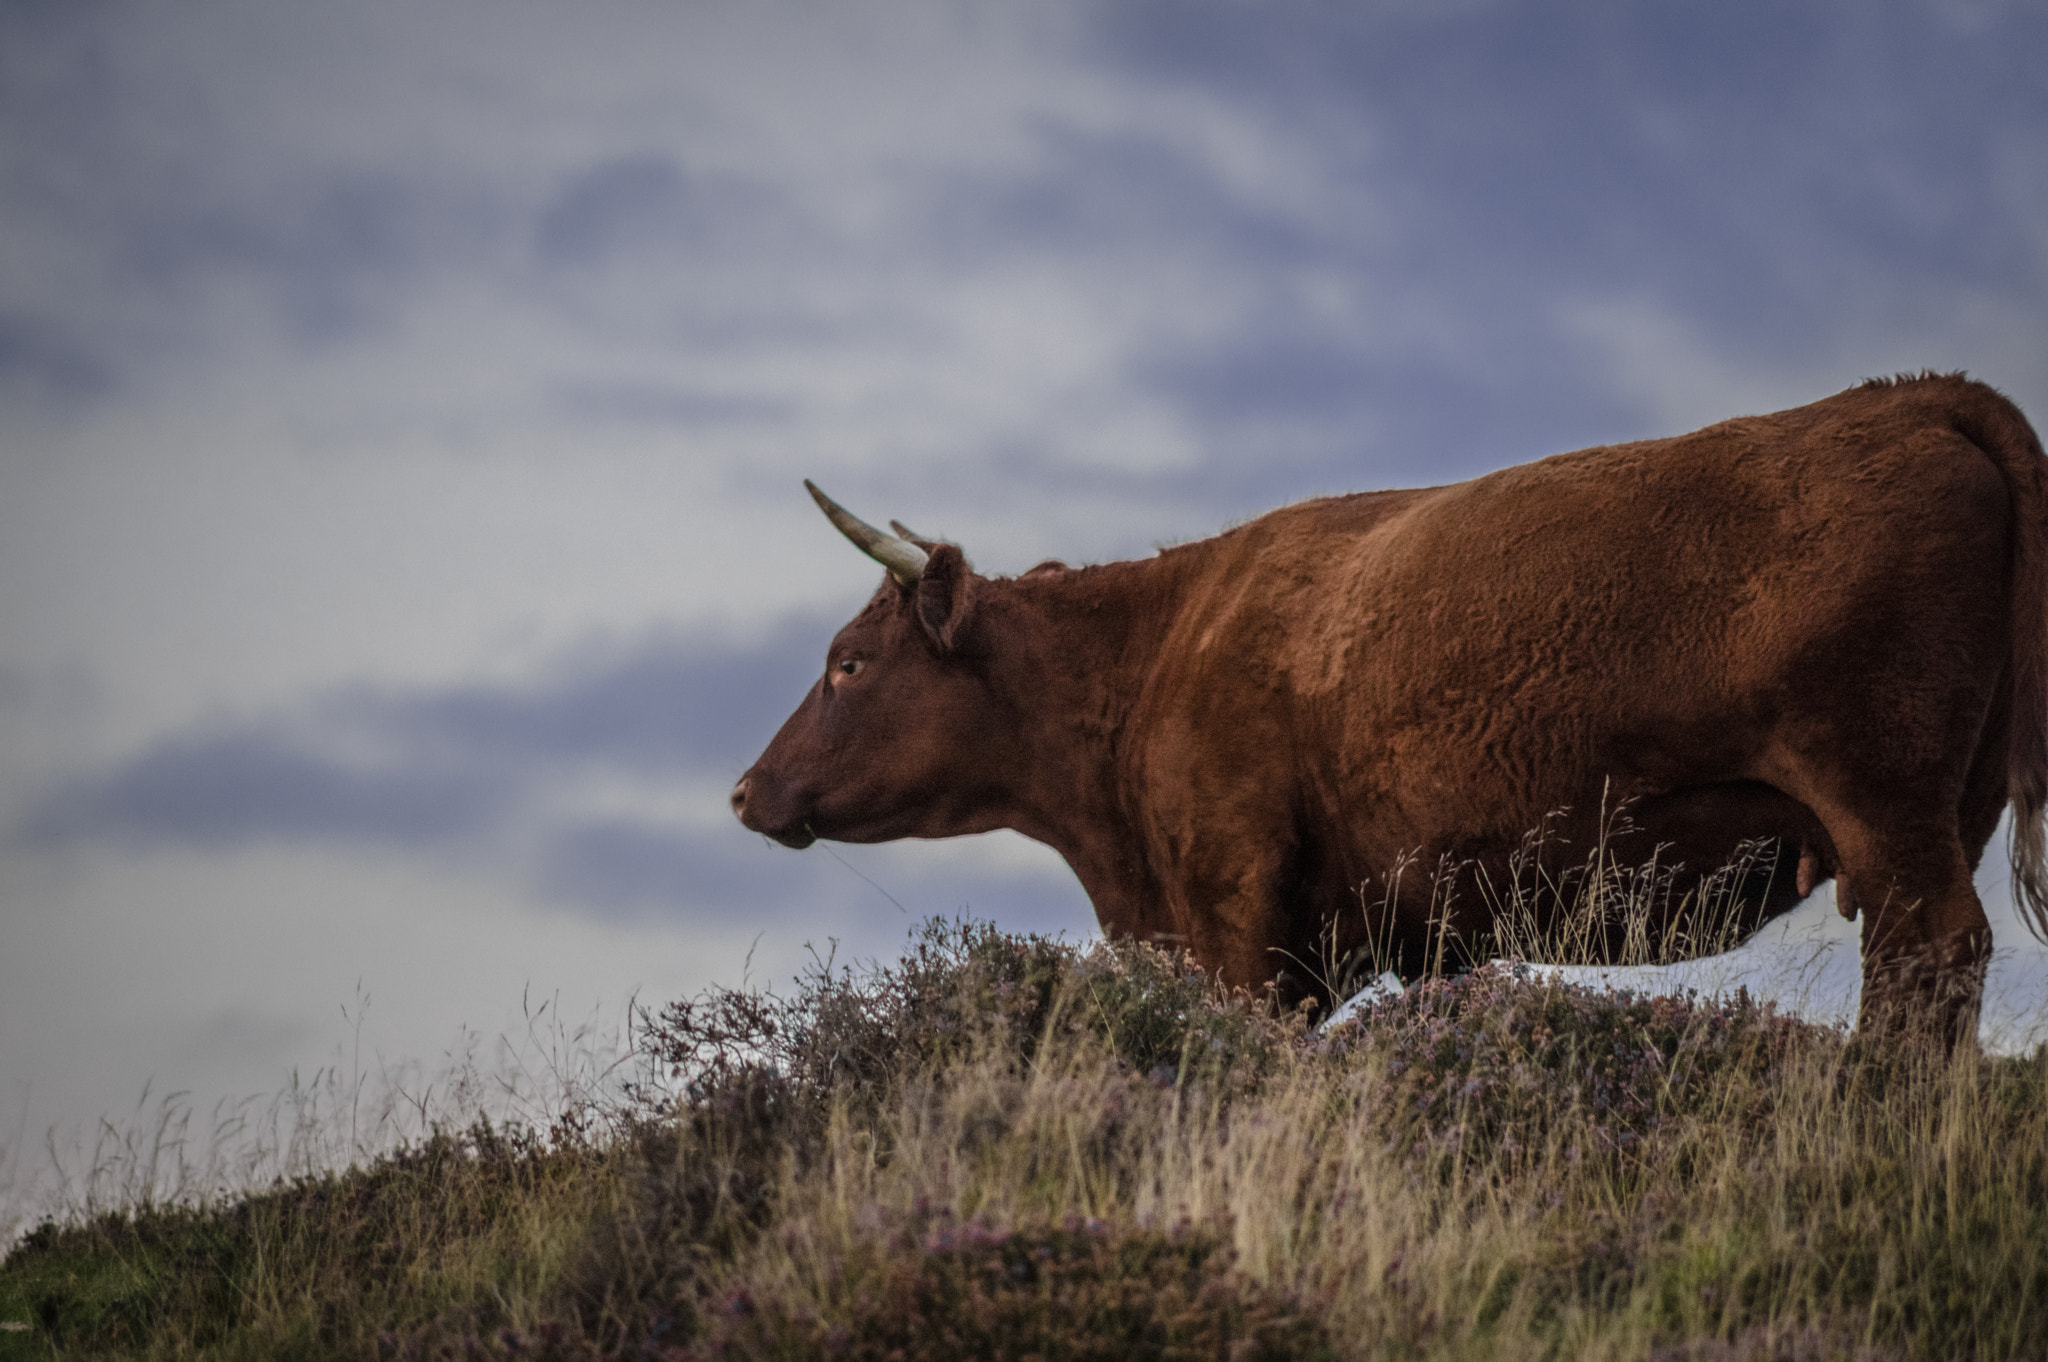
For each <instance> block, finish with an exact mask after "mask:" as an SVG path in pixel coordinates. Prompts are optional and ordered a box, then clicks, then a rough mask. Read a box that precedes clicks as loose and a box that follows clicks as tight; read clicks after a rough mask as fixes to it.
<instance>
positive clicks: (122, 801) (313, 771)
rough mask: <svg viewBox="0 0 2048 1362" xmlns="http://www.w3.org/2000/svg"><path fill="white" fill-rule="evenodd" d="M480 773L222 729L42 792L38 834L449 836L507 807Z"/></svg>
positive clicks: (407, 841)
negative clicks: (377, 760)
mask: <svg viewBox="0 0 2048 1362" xmlns="http://www.w3.org/2000/svg"><path fill="white" fill-rule="evenodd" d="M504 802H505V800H504V792H503V791H502V790H501V789H499V788H497V787H495V786H494V785H493V784H492V783H491V782H490V781H489V780H488V779H486V778H484V777H483V776H482V775H481V773H477V772H474V771H437V770H420V769H416V768H415V769H402V768H401V769H389V768H386V769H375V768H371V769H363V768H359V767H355V766H352V765H351V764H349V763H346V762H343V761H338V760H334V759H332V758H329V757H325V756H322V755H320V754H318V753H316V752H313V751H309V750H307V749H306V748H305V747H304V746H302V745H301V744H300V743H299V741H298V740H297V739H296V738H295V737H294V736H293V735H291V734H290V733H289V732H281V731H262V730H255V731H247V730H245V731H232V730H230V731H222V732H214V733H208V734H202V735H194V736H186V737H178V738H173V739H170V740H168V741H166V742H163V743H161V744H159V745H157V746H156V747H153V748H151V749H150V750H149V751H147V752H145V753H143V754H142V755H141V756H139V757H137V758H135V759H134V760H133V761H130V762H128V763H126V764H125V765H123V766H121V767H120V768H118V769H117V770H115V771H113V772H111V773H109V774H107V775H105V776H102V777H99V778H97V779H89V780H82V781H77V782H73V783H70V784H67V785H65V786H62V787H60V788H59V789H57V790H55V791H54V792H52V793H50V794H48V795H47V796H45V797H44V798H43V799H42V800H41V801H40V802H39V804H38V806H37V807H36V809H35V810H34V812H32V813H31V814H30V816H29V818H28V820H27V823H26V826H25V828H24V831H25V832H26V834H27V836H28V838H29V839H30V840H31V841H35V842H44V843H61V842H72V841H78V840H81V839H87V838H106V839H110V840H115V841H135V842H146V843H169V844H176V845H186V846H195V847H205V848H219V847H235V846H244V845H248V844H251V843H257V842H263V841H269V840H277V839H300V838H310V839H315V840H339V841H370V842H387V843H393V844H396V845H400V846H408V847H412V846H423V845H433V844H438V843H445V842H448V841H450V840H452V839H457V838H462V837H467V836H471V835H473V834H475V833H476V832H477V831H478V830H479V829H480V828H481V827H482V826H483V825H484V824H485V823H487V822H488V821H489V820H490V819H491V817H492V816H493V815H494V814H496V813H497V812H499V811H500V810H501V809H502V808H503V806H504Z"/></svg>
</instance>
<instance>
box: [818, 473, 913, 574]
mask: <svg viewBox="0 0 2048 1362" xmlns="http://www.w3.org/2000/svg"><path fill="white" fill-rule="evenodd" d="M804 486H805V487H806V488H807V489H809V491H810V494H811V499H812V500H813V501H816V502H817V503H818V509H819V510H821V511H823V512H824V513H825V518H826V519H827V520H830V521H831V522H832V523H833V524H834V525H837V526H838V527H839V532H840V533H841V534H843V535H845V536H846V537H847V538H848V539H851V540H852V541H853V544H854V547H855V548H857V549H859V550H860V551H861V552H862V553H865V554H866V555H867V556H868V557H870V558H872V559H874V560H875V561H876V562H877V563H880V564H881V565H882V566H883V567H885V568H887V569H889V575H890V576H891V577H894V578H895V579H896V580H897V581H898V582H900V583H902V584H903V585H904V586H909V585H910V584H911V583H912V582H915V581H916V580H917V579H918V578H919V577H920V576H922V575H923V574H924V565H925V559H926V554H925V551H924V550H923V549H921V548H919V547H918V546H917V545H915V544H913V543H910V542H909V541H908V540H904V539H898V538H896V536H894V535H891V534H883V533H882V532H881V531H880V530H878V529H876V528H875V527H874V526H872V525H870V524H868V523H867V522H866V521H865V520H862V519H861V518H860V517H859V516H857V515H855V514H854V513H853V512H851V511H849V510H847V509H846V508H845V507H844V506H841V505H840V504H839V503H838V502H836V501H834V500H832V498H830V497H828V496H826V495H825V494H824V493H823V492H820V491H819V490H818V484H816V483H815V482H812V481H811V480H810V479H809V478H805V479H804Z"/></svg>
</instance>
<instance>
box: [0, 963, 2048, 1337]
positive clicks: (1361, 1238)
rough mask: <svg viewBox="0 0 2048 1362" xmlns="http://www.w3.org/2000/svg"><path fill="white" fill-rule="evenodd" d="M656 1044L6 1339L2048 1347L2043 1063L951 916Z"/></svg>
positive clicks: (2047, 1071)
mask: <svg viewBox="0 0 2048 1362" xmlns="http://www.w3.org/2000/svg"><path fill="white" fill-rule="evenodd" d="M645 1020H646V1023H647V1024H646V1026H645V1027H644V1028H643V1029H642V1032H641V1034H640V1036H639V1041H638V1043H639V1046H640V1050H641V1056H642V1058H643V1059H644V1060H645V1061H646V1062H647V1064H648V1065H649V1066H651V1067H650V1069H649V1072H650V1073H654V1074H657V1075H658V1077H659V1078H660V1080H661V1081H659V1082H650V1083H647V1084H643V1085H642V1086H640V1087H636V1088H633V1089H630V1090H629V1092H628V1094H627V1096H626V1097H625V1098H624V1099H622V1100H615V1101H611V1102H608V1103H603V1104H587V1105H585V1106H583V1107H580V1108H578V1109H575V1110H571V1111H569V1112H567V1113H565V1114H564V1115H563V1116H562V1117H561V1118H560V1119H558V1120H556V1121H555V1122H554V1123H553V1126H552V1128H549V1129H530V1128H524V1127H512V1128H507V1127H504V1126H501V1125H492V1124H489V1123H481V1122H480V1123H478V1124H476V1125H474V1126H473V1127H471V1128H469V1129H465V1130H459V1131H458V1130H444V1131H441V1132H440V1133H437V1134H435V1135H433V1136H432V1137H431V1138H429V1139H426V1140H423V1141H416V1142H414V1143H413V1144H411V1145H409V1146H407V1147H405V1148H403V1149H401V1150H398V1151H397V1152H394V1153H391V1154H390V1155H388V1156H386V1157H384V1158H382V1159H380V1160H377V1161H375V1162H374V1163H373V1164H371V1165H369V1166H365V1167H358V1168H354V1169H352V1170H350V1171H347V1172H343V1173H335V1174H330V1175H323V1176H319V1177H305V1178H300V1179H298V1180H296V1181H293V1182H290V1183H288V1184H283V1185H278V1186H274V1187H271V1188H269V1189H266V1190H262V1191H258V1192H254V1193H252V1194H249V1195H245V1196H242V1197H239V1198H234V1199H227V1200H223V1201H219V1202H216V1203H209V1204H203V1205H160V1206H151V1205H136V1206H131V1207H129V1208H127V1209H124V1210H122V1211H119V1212H117V1213H109V1214H102V1215H100V1216H98V1217H97V1218H93V1219H90V1220H88V1221H81V1222H73V1223H49V1224H45V1225H43V1226H41V1227H40V1228H38V1229H36V1230H35V1231H33V1232H32V1233H31V1234H30V1235H29V1236H28V1237H27V1238H26V1239H25V1240H23V1241H22V1242H21V1243H19V1244H18V1245H17V1246H16V1247H15V1248H14V1250H13V1251H12V1252H11V1254H10V1255H9V1256H8V1257H7V1259H6V1260H5V1263H4V1265H0V1322H5V1323H6V1324H8V1325H9V1326H10V1327H9V1328H8V1329H7V1331H5V1332H0V1358H15V1357H21V1358H30V1357H66V1358H85V1357H100V1356H137V1357H151V1358H157V1357H162V1358H171V1357H188V1356H189V1357H223V1358H250V1359H259V1358H260V1359H277V1358H301V1357H303V1358H327V1357H336V1358H342V1357H346V1358H365V1359H368V1358H442V1357H450V1358H515V1357H517V1358H562V1359H567V1358H598V1357H618V1358H635V1359H638V1358H678V1359H681V1358H792V1359H793V1358H842V1357H843V1358H871V1359H885V1358H903V1359H940V1358H961V1359H966V1358H1020V1359H1021V1358H1027V1357H1038V1358H1046V1359H1054V1358H1102V1359H1110V1358H1161V1359H1165V1358H1188V1359H1193V1358H1204V1359H1208V1358H1216V1359H1267V1358H1273V1359H1277V1358H1333V1359H1334V1358H1390V1359H1392V1358H1401V1359H1436V1358H1446V1359H1448V1358H1474V1359H1476V1358H1495V1357H1517V1358H1523V1357H1527V1358H1540V1357H1554V1358H1570V1359H1602V1358H1617V1359H1618V1358H1658V1359H1669V1360H1670V1362H1678V1360H1680V1359H1684V1360H1687V1362H1693V1360H1697V1362H1723V1360H1724V1359H1726V1360H1730V1362H1732V1360H1733V1359H1759V1360H1761V1359H1798V1360H1799V1362H1806V1360H1808V1359H1811V1360H1812V1362H1821V1360H1822V1359H1836V1358H1843V1359H1848V1358H1854V1359H1889V1358H1927V1359H1942V1360H1943V1362H1947V1360H1948V1359H1953V1358H1964V1357H1967V1358H1980V1359H1992V1358H2021V1357H2033V1358H2038V1357H2042V1356H2048V1052H2042V1053H2036V1054H2035V1055H2034V1056H2032V1057H2031V1058H2003V1059H2002V1058H1982V1057H1977V1056H1974V1055H1970V1056H1964V1057H1963V1058H1961V1059H1959V1060H1957V1061H1956V1062H1954V1063H1946V1064H1945V1063H1941V1062H1938V1061H1936V1060H1935V1059H1933V1058H1932V1057H1931V1056H1930V1055H1929V1054H1927V1053H1925V1052H1923V1051H1916V1050H1912V1049H1910V1048H1906V1049H1900V1048H1887V1049H1883V1050H1878V1049H1875V1048H1874V1047H1867V1046H1866V1047H1859V1045H1858V1044H1857V1043H1856V1042H1854V1041H1853V1040H1851V1039H1850V1038H1848V1037H1846V1036H1844V1035H1843V1034H1842V1033H1840V1032H1837V1031H1832V1030H1826V1029H1821V1028H1816V1027H1812V1026H1808V1025H1805V1024H1802V1023H1799V1022H1796V1021H1794V1020H1791V1019H1788V1018H1786V1017H1782V1016H1779V1015H1776V1014H1774V1013H1773V1012H1772V1011H1771V1010H1770V1009H1769V1008H1766V1007H1762V1006H1758V1005H1755V1004H1753V1003H1751V1002H1750V1001H1749V1000H1747V999H1746V998H1744V997H1742V996H1740V995H1738V997H1737V998H1736V999H1735V1000H1733V1001H1709V1000H1702V999H1679V998H1668V997H1667V998H1650V997H1641V996H1634V995H1629V994H1619V993H1604V992H1599V991H1593V990H1589V989H1586V988H1583V987H1578V986H1572V985H1567V984H1564V983H1561V982H1558V981H1556V980H1555V979H1552V978H1546V977H1544V976H1541V975H1538V974H1535V973H1532V972H1527V971H1517V970H1515V969H1512V968H1508V967H1500V966H1496V967H1492V968H1489V969H1485V970H1481V971H1478V972H1476V973H1473V974H1470V975H1466V976H1463V977H1460V978H1455V979H1448V980H1441V981H1436V982H1432V983H1428V984H1425V985H1423V986H1421V987H1418V988H1415V989H1412V990H1410V991H1409V992H1408V993H1406V994H1404V995H1400V996H1397V997H1392V998H1388V999H1384V1000H1382V1001H1380V1002H1378V1003H1376V1004H1374V1005H1373V1006H1371V1007H1370V1008H1369V1009H1367V1010H1366V1011H1365V1012H1364V1013H1363V1014H1362V1015H1361V1016H1360V1017H1359V1018H1358V1019H1357V1020H1355V1021H1353V1022H1349V1023H1346V1024H1344V1025H1342V1026H1340V1027H1337V1028H1335V1029H1333V1030H1332V1031H1330V1032H1329V1033H1327V1034H1322V1035H1316V1034H1312V1033H1310V1032H1309V1031H1308V1030H1307V1029H1306V1027H1305V1026H1303V1025H1302V1024H1301V1023H1300V1022H1299V1021H1298V1020H1296V1019H1287V1018H1277V1017H1274V1016H1273V1015H1271V1014H1270V1012H1269V1011H1268V1010H1267V1009H1266V1008H1265V1007H1264V1006H1262V1005H1261V1004H1260V1003H1259V1002H1258V1001H1256V1000H1252V999H1247V998H1244V997H1241V996H1239V997H1233V996H1228V995H1225V994H1222V993H1220V992H1218V991H1217V990H1216V989H1215V988H1214V987H1213V986H1212V985H1210V984H1209V983H1208V982H1207V981H1206V980H1205V979H1204V978H1203V977H1202V976H1201V975H1200V974H1199V973H1198V972H1195V971H1193V970H1191V969H1190V968H1189V967H1188V966H1187V965H1186V964H1185V963H1184V962H1182V961H1179V960H1176V959H1174V958H1172V957H1170V956H1167V955H1165V954H1162V953H1160V952H1157V951H1154V950H1150V949H1146V948H1141V947H1132V946H1094V947H1090V948H1081V947H1076V946H1073V945H1069V944H1065V943H1061V942H1056V941H1049V940H1045V939H1041V938H1035V937H1020V936H1012V935H1006V934H1003V933H1001V932H997V931H995V930H993V929H992V928H989V927H985V926H979V925H971V924H942V923H934V924H929V925H927V926H926V927H925V928H923V929H922V931H921V933H920V934H919V936H918V937H917V938H916V939H915V940H914V941H913V943H912V947H911V949H910V950H909V952H908V953H907V954H906V955H905V957H904V958H903V959H902V960H901V961H900V962H899V963H897V964H895V965H891V966H888V967H884V968H870V969H867V970H858V971H846V970H843V969H833V968H831V967H829V966H820V967H818V968H816V969H814V970H812V971H811V972H810V973H808V974H807V975H805V976H804V977H802V978H800V979H799V980H797V981H796V985H795V987H794V988H793V989H791V990H790V991H789V993H788V994H787V995H785V996H776V995H770V994H762V993H752V992H742V991H721V992H714V993H711V994H708V995H706V996H704V997H701V998H698V999H695V1000H692V1001H690V1002H687V1003H677V1004H672V1005H670V1006H668V1007H666V1008H664V1009H662V1010H661V1011H659V1012H658V1013H653V1014H650V1015H649V1016H648V1017H647V1018H646V1019H645ZM19 1326H26V1327H19Z"/></svg>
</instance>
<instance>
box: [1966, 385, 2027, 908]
mask: <svg viewBox="0 0 2048 1362" xmlns="http://www.w3.org/2000/svg"><path fill="white" fill-rule="evenodd" d="M1956 429H1957V430H1958V431H1959V432H1960V433H1961V434H1962V435H1963V436H1964V437H1965V438H1967V439H1968V440H1969V441H1970V442H1971V443H1972V444H1974V445H1976V446H1977V447H1978V448H1979V449H1981V450H1983V451H1984V453H1985V454H1986V455H1988V456H1989V457H1990V458H1991V461H1992V462H1993V463H1996V464H1997V465H1998V467H1999V469H2000V471H2002V472H2003V473H2004V474H2005V481H2006V487H2007V489H2008V491H2009V493H2010V495H2011V500H2012V509H2013V540H2012V542H2013V554H2012V608H2013V620H2012V657H2011V663H2010V665H2011V673H2010V674H2011V677H2012V730H2011V732H2012V739H2011V746H2010V748H2009V749H2008V751H2007V754H2006V788H2007V798H2009V799H2010V800H2011V802H2012V890H2013V902H2014V904H2015V905H2016V906H2017V907H2018V909H2019V914H2020V918H2021V920H2022V921H2024V922H2025V923H2026V924H2027V929H2028V930H2029V931H2031V932H2033V934H2034V935H2035V936H2036V937H2038V938H2040V939H2041V940H2043V941H2048V828H2044V827H2043V825H2042V816H2043V813H2044V810H2048V457H2044V456H2043V455H2042V452H2041V440H2040V437H2039V436H2037V435H2036V434H2035V433H2034V428H2033V427H2032V426H2030V425H2028V424H2027V418H2026V417H2025V416H2023V415H2021V414H2020V410H2019V408H2018V407H2015V406H2014V405H2013V404H2012V403H2011V402H2008V401H2007V400H2006V399H2005V398H2004V397H2002V396H2001V395H1999V394H1998V393H1997V392H1996V391H1994V390H1992V389H1991V388H1987V387H1985V386H1983V385H1981V384H1975V383H1973V384H1971V385H1970V388H1969V395H1968V397H1966V398H1965V399H1964V400H1963V401H1962V402H1960V403H1958V405H1957V410H1956Z"/></svg>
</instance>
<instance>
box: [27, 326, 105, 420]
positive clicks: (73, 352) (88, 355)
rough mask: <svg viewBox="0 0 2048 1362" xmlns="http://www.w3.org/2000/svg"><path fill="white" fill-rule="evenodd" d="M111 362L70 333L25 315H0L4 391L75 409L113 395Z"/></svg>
mask: <svg viewBox="0 0 2048 1362" xmlns="http://www.w3.org/2000/svg"><path fill="white" fill-rule="evenodd" d="M113 387H114V373H113V370H112V368H111V367H110V366H109V364H108V363H107V361H106V360H105V359H104V358H103V357H102V356H99V355H96V354H93V353H92V352H91V351H89V350H88V349H87V348H86V347H85V346H83V345H81V344H79V343H78V342H77V341H76V340H75V339H73V338H72V337H71V336H70V335H69V334H67V329H66V328H65V327H63V326H60V325H58V324H56V323H53V322H49V321H46V320H44V319H42V318H38V317H33V316H30V315H27V314H25V313H20V312H0V392H11V393H14V394H15V395H16V396H17V397H23V398H27V399H30V400H33V401H37V402H47V403H58V404H64V405H71V404H74V403H78V402H82V401H86V400H89V399H92V398H96V397H101V396H104V395H105V394H107V393H108V392H110V391H112V390H113Z"/></svg>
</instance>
